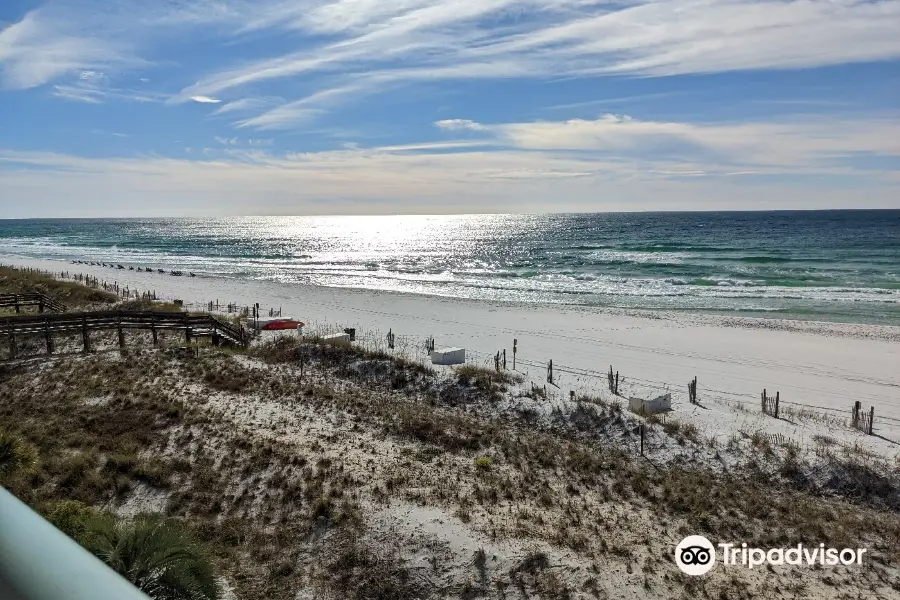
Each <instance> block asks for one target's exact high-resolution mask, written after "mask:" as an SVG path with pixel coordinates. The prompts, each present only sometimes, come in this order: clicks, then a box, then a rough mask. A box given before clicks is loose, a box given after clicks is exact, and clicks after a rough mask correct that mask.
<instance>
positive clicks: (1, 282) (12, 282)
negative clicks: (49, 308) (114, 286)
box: [0, 266, 118, 310]
mask: <svg viewBox="0 0 900 600" xmlns="http://www.w3.org/2000/svg"><path fill="white" fill-rule="evenodd" d="M29 292H40V293H42V294H44V295H46V296H49V297H50V298H53V299H54V300H56V301H57V302H61V303H62V304H65V305H66V307H67V308H68V309H69V310H85V309H92V308H94V309H95V308H101V307H104V306H107V305H111V304H114V303H115V302H116V301H117V300H118V297H117V296H116V295H115V294H113V293H110V292H106V291H103V290H96V289H93V288H90V287H88V286H85V285H82V284H80V283H76V282H72V281H60V280H58V279H56V278H54V277H51V276H50V275H46V274H44V273H39V272H37V271H31V270H28V269H17V268H13V267H4V266H0V293H2V294H25V293H29Z"/></svg>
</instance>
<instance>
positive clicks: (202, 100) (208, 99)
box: [191, 96, 221, 104]
mask: <svg viewBox="0 0 900 600" xmlns="http://www.w3.org/2000/svg"><path fill="white" fill-rule="evenodd" d="M191 100H192V101H194V102H197V103H199V104H218V103H220V102H221V100H219V99H218V98H211V97H209V96H191Z"/></svg>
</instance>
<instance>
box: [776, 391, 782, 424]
mask: <svg viewBox="0 0 900 600" xmlns="http://www.w3.org/2000/svg"><path fill="white" fill-rule="evenodd" d="M780 399H781V392H775V418H776V419H777V418H778V402H779V400H780Z"/></svg>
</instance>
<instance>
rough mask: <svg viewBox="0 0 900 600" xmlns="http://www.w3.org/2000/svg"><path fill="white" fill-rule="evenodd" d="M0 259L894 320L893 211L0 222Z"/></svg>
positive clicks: (899, 213) (896, 255) (899, 303)
mask: <svg viewBox="0 0 900 600" xmlns="http://www.w3.org/2000/svg"><path fill="white" fill-rule="evenodd" d="M2 254H7V255H17V256H26V257H33V258H45V259H46V258H50V259H60V260H65V261H72V260H91V261H103V262H114V263H121V264H123V265H126V266H135V267H137V266H143V267H153V268H154V269H156V268H163V269H167V270H170V269H178V270H183V271H192V272H194V273H196V274H197V275H198V276H199V275H205V276H210V277H226V278H227V277H232V278H242V279H256V280H268V281H279V282H296V283H303V284H312V285H318V286H331V287H342V288H364V289H373V290H384V291H396V292H408V293H417V294H429V295H436V296H449V297H458V298H470V299H484V300H492V301H516V302H535V303H564V304H579V305H589V306H599V307H619V308H646V309H658V310H679V311H697V312H705V313H718V314H734V315H747V316H766V317H776V318H777V317H783V318H793V319H815V320H827V321H839V322H860V323H884V324H893V325H900V210H883V211H868V210H848V211H803V212H793V211H791V212H788V211H784V212H721V213H598V214H549V215H462V216H390V217H368V216H367V217H235V218H221V219H122V220H93V219H30V220H0V255H2ZM0 262H2V258H0Z"/></svg>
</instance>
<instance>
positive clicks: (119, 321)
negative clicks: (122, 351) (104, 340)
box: [116, 316, 125, 348]
mask: <svg viewBox="0 0 900 600" xmlns="http://www.w3.org/2000/svg"><path fill="white" fill-rule="evenodd" d="M116 330H117V331H118V333H119V348H124V347H125V332H124V331H123V330H122V317H120V316H117V317H116Z"/></svg>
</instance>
